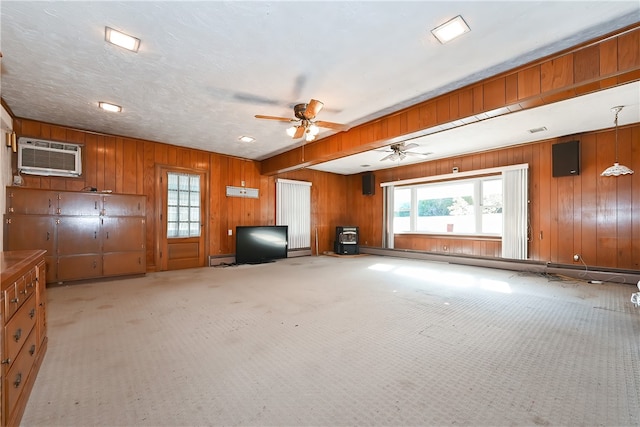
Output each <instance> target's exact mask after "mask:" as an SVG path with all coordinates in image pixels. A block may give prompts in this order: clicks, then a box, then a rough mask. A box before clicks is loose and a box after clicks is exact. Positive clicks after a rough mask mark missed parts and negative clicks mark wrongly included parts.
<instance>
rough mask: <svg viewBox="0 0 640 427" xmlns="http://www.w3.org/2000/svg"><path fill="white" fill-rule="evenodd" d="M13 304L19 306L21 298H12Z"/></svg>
mask: <svg viewBox="0 0 640 427" xmlns="http://www.w3.org/2000/svg"><path fill="white" fill-rule="evenodd" d="M11 302H12V303H14V304H17V303H19V302H20V298H18V297H15V298H12V299H11Z"/></svg>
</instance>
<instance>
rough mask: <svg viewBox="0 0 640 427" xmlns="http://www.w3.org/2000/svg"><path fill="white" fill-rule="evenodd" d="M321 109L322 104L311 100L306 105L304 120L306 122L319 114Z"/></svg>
mask: <svg viewBox="0 0 640 427" xmlns="http://www.w3.org/2000/svg"><path fill="white" fill-rule="evenodd" d="M322 107H324V104H323V103H322V102H320V101H318V100H317V99H312V100H311V101H309V104H307V109H306V110H304V118H305V119H307V120H311V119H313V118H314V117H315V116H316V115H317V114H318V113H319V112H320V110H322Z"/></svg>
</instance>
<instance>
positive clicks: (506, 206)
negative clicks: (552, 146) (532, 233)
mask: <svg viewBox="0 0 640 427" xmlns="http://www.w3.org/2000/svg"><path fill="white" fill-rule="evenodd" d="M528 177H529V170H528V169H527V168H521V169H512V170H506V171H503V172H502V257H503V258H512V259H527V237H528V233H527V231H528V220H529V212H528V206H529V184H528Z"/></svg>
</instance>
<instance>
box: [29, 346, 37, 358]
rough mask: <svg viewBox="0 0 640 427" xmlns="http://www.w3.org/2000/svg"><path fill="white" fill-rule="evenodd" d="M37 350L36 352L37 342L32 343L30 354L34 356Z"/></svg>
mask: <svg viewBox="0 0 640 427" xmlns="http://www.w3.org/2000/svg"><path fill="white" fill-rule="evenodd" d="M35 352H36V345H35V344H32V345H31V348H30V349H29V354H30V355H31V356H33V355H34V354H35Z"/></svg>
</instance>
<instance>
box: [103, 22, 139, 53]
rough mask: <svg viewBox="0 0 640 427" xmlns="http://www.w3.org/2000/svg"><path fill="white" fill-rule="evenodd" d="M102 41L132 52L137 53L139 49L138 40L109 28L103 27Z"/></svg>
mask: <svg viewBox="0 0 640 427" xmlns="http://www.w3.org/2000/svg"><path fill="white" fill-rule="evenodd" d="M104 39H105V40H106V41H108V42H109V43H113V44H115V45H116V46H120V47H123V48H125V49H127V50H130V51H132V52H137V51H138V48H139V47H140V39H137V38H135V37H132V36H130V35H128V34H125V33H121V32H120V31H118V30H114V29H113V28H109V27H104Z"/></svg>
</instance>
